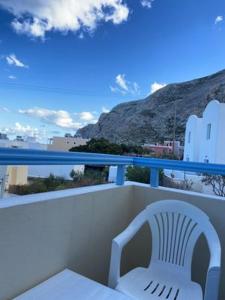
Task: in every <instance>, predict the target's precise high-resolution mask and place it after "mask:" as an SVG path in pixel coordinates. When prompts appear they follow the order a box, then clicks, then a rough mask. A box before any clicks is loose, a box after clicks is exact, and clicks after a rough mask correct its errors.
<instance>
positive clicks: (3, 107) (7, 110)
mask: <svg viewBox="0 0 225 300" xmlns="http://www.w3.org/2000/svg"><path fill="white" fill-rule="evenodd" d="M0 112H10V110H9V109H8V108H7V107H5V106H0Z"/></svg>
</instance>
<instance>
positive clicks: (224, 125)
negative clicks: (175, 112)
mask: <svg viewBox="0 0 225 300" xmlns="http://www.w3.org/2000/svg"><path fill="white" fill-rule="evenodd" d="M209 124H210V126H211V132H210V137H209V136H208V137H207V128H208V125H209ZM189 132H191V139H190V142H189ZM188 158H189V159H188ZM184 160H186V161H187V160H189V161H196V162H206V161H208V162H209V163H221V164H225V104H224V103H220V102H219V101H217V100H213V101H211V102H209V104H208V105H207V107H206V108H205V111H204V112H203V117H202V118H198V117H197V116H194V115H193V116H190V117H189V119H188V121H187V125H186V132H185V147H184Z"/></svg>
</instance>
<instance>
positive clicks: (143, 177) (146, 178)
mask: <svg viewBox="0 0 225 300" xmlns="http://www.w3.org/2000/svg"><path fill="white" fill-rule="evenodd" d="M150 172H151V171H150V169H149V168H147V167H137V166H129V167H128V168H127V173H126V178H127V180H129V181H136V182H141V183H150V174H151V173H150ZM162 182H163V171H162V170H160V172H159V184H160V185H162Z"/></svg>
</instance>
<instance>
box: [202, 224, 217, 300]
mask: <svg viewBox="0 0 225 300" xmlns="http://www.w3.org/2000/svg"><path fill="white" fill-rule="evenodd" d="M206 238H207V242H208V246H209V251H210V262H209V268H208V272H207V278H206V285H205V295H204V300H217V299H218V294H219V284H220V267H221V245H220V240H219V237H218V235H217V233H216V231H215V229H214V228H213V227H212V226H210V227H208V236H207V237H206Z"/></svg>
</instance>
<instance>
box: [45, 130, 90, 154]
mask: <svg viewBox="0 0 225 300" xmlns="http://www.w3.org/2000/svg"><path fill="white" fill-rule="evenodd" d="M88 141H89V139H83V138H82V137H77V136H74V137H73V136H71V135H68V134H67V135H66V136H65V137H61V136H54V137H53V138H52V139H51V140H50V144H49V145H48V150H50V151H69V150H70V149H71V148H73V147H78V146H84V145H86V144H87V142H88Z"/></svg>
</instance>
